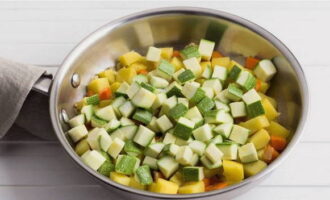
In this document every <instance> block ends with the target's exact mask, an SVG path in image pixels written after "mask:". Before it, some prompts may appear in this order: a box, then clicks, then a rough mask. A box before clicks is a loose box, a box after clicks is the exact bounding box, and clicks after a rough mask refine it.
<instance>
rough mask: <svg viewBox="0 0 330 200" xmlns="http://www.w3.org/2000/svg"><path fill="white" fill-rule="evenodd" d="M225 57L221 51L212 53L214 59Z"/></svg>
mask: <svg viewBox="0 0 330 200" xmlns="http://www.w3.org/2000/svg"><path fill="white" fill-rule="evenodd" d="M221 57H223V55H222V54H221V53H220V52H219V51H213V52H212V58H221Z"/></svg>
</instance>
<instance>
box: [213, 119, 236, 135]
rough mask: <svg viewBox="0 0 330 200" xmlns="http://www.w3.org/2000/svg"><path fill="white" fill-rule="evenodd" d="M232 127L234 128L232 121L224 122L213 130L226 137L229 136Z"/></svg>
mask: <svg viewBox="0 0 330 200" xmlns="http://www.w3.org/2000/svg"><path fill="white" fill-rule="evenodd" d="M232 128H233V124H232V123H223V124H220V125H218V126H217V127H215V128H214V129H213V132H215V133H217V134H220V135H221V136H222V137H224V138H229V135H230V133H231V129H232Z"/></svg>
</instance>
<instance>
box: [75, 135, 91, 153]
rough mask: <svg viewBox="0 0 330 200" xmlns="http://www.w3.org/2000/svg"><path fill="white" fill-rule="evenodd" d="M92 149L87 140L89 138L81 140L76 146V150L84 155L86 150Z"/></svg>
mask: <svg viewBox="0 0 330 200" xmlns="http://www.w3.org/2000/svg"><path fill="white" fill-rule="evenodd" d="M89 149H90V147H89V144H88V142H87V139H83V140H80V142H78V144H77V145H76V147H75V148H74V151H75V152H76V153H77V154H78V155H79V156H81V155H83V154H84V153H85V152H86V151H88V150H89Z"/></svg>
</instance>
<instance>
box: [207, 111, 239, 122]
mask: <svg viewBox="0 0 330 200" xmlns="http://www.w3.org/2000/svg"><path fill="white" fill-rule="evenodd" d="M204 117H205V122H206V123H210V124H220V123H233V118H232V117H231V116H230V114H229V113H227V112H225V111H224V110H210V111H207V112H206V113H204Z"/></svg>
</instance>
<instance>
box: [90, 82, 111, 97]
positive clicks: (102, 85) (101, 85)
mask: <svg viewBox="0 0 330 200" xmlns="http://www.w3.org/2000/svg"><path fill="white" fill-rule="evenodd" d="M87 88H88V90H89V91H92V92H94V93H95V94H98V93H99V92H100V91H103V90H104V89H106V88H110V85H109V81H108V79H107V78H96V79H94V80H92V81H91V82H90V83H89V84H88V86H87Z"/></svg>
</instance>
